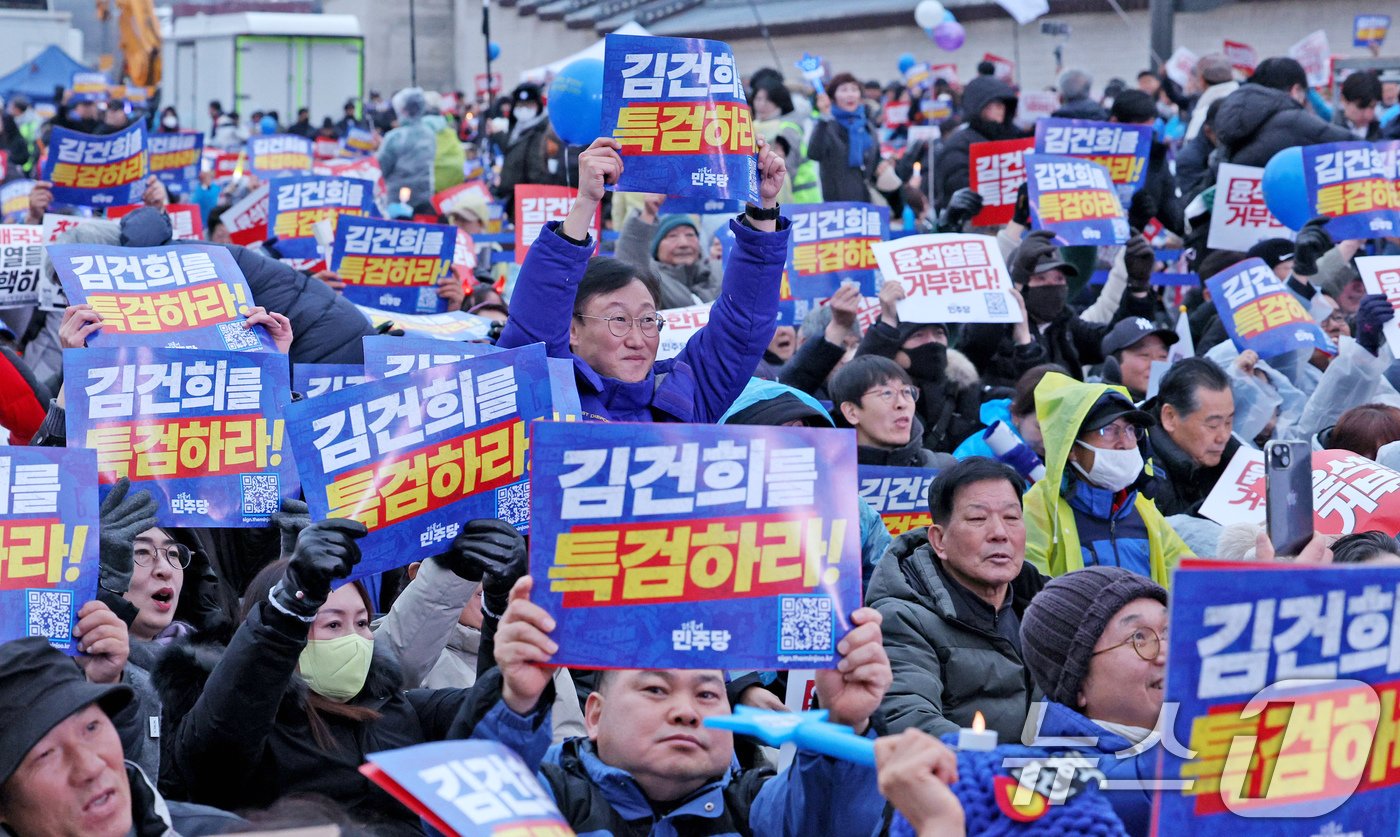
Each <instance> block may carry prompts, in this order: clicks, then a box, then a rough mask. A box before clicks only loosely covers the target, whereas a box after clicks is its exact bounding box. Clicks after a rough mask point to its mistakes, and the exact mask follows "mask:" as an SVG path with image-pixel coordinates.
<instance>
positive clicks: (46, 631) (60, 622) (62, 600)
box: [24, 590, 73, 648]
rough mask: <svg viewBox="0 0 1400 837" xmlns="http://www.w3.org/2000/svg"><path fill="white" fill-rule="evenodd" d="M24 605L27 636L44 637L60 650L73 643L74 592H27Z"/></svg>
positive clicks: (25, 592)
mask: <svg viewBox="0 0 1400 837" xmlns="http://www.w3.org/2000/svg"><path fill="white" fill-rule="evenodd" d="M24 603H25V608H24V611H25V620H24V622H25V625H26V626H27V627H26V629H25V635H26V636H41V637H44V638H45V639H47V640H48V641H49V643H50V644H52V645H54V646H56V647H59V648H66V647H67V646H68V645H69V644H70V643H72V641H73V591H72V590H26V591H24Z"/></svg>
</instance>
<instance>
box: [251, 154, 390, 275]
mask: <svg viewBox="0 0 1400 837" xmlns="http://www.w3.org/2000/svg"><path fill="white" fill-rule="evenodd" d="M377 214H378V210H377V209H376V208H375V206H374V184H372V183H367V182H365V181H363V180H360V179H358V178H353V177H323V176H321V175H315V174H309V175H299V176H295V177H281V178H278V179H277V180H274V181H273V182H272V183H271V184H269V191H268V203H267V218H268V222H267V228H268V231H269V234H270V235H272V236H274V237H276V239H277V251H278V252H279V253H281V254H282V256H283V257H284V258H288V259H314V258H317V257H318V256H320V255H321V254H320V253H319V252H318V250H317V245H316V237H315V233H314V227H315V226H316V222H317V221H330V223H331V230H332V231H334V230H335V228H336V224H337V219H338V218H340V217H342V216H355V215H358V216H370V215H377Z"/></svg>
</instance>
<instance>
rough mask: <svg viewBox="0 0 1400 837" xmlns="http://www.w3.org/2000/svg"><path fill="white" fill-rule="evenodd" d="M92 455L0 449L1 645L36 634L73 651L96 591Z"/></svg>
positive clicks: (64, 450) (69, 450)
mask: <svg viewBox="0 0 1400 837" xmlns="http://www.w3.org/2000/svg"><path fill="white" fill-rule="evenodd" d="M97 546H98V501H97V466H96V457H95V456H94V455H93V452H92V451H90V450H82V449H80V448H76V447H73V448H48V447H3V448H0V549H3V555H4V560H2V561H0V642H9V641H10V640H12V639H20V638H22V637H28V636H42V637H44V638H46V639H48V641H49V644H50V645H52V646H54V647H55V648H58V649H59V650H61V651H63V652H64V653H66V654H69V655H73V654H76V653H77V651H78V649H77V642H76V641H75V640H74V639H73V626H74V625H75V624H76V623H77V618H78V609H79V608H81V607H82V606H83V605H84V604H86V603H87V602H89V601H91V600H92V599H93V598H95V597H96V595H97Z"/></svg>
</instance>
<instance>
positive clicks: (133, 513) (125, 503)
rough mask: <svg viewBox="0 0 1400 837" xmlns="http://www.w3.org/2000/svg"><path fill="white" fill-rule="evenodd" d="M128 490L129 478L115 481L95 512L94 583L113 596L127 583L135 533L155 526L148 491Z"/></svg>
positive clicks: (131, 566)
mask: <svg viewBox="0 0 1400 837" xmlns="http://www.w3.org/2000/svg"><path fill="white" fill-rule="evenodd" d="M130 490H131V480H129V479H127V478H126V477H122V478H121V479H119V480H117V481H116V483H115V484H114V485H113V486H112V490H111V491H110V492H108V493H107V498H106V499H105V500H103V501H102V507H101V508H100V510H99V511H98V520H99V522H100V529H101V532H100V534H99V535H98V541H97V557H98V571H97V585H98V586H99V587H101V588H102V589H103V590H106V591H108V592H111V593H116V594H117V595H121V594H122V593H125V592H126V591H127V588H128V587H130V586H131V573H132V570H133V569H134V564H133V560H132V559H133V553H134V551H135V549H136V536H137V535H139V534H141V533H142V532H144V531H146V530H147V529H150V528H152V527H154V526H155V525H156V509H157V508H158V505H157V503H156V500H155V498H154V497H152V496H151V492H149V491H138V492H136V493H135V494H130V493H129V492H130Z"/></svg>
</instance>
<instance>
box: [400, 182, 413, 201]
mask: <svg viewBox="0 0 1400 837" xmlns="http://www.w3.org/2000/svg"><path fill="white" fill-rule="evenodd" d="M412 192H413V190H412V189H410V188H409V187H407V186H400V187H399V203H408V196H409V195H410V194H411V193H412Z"/></svg>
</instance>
